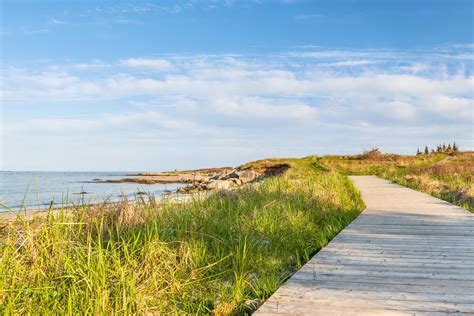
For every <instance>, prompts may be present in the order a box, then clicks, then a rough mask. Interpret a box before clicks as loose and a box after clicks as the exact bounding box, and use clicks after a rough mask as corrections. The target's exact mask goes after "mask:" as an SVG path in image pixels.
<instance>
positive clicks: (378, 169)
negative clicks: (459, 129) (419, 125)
mask: <svg viewBox="0 0 474 316" xmlns="http://www.w3.org/2000/svg"><path fill="white" fill-rule="evenodd" d="M318 162H319V163H320V164H321V165H322V166H324V167H325V168H326V169H328V170H333V171H336V172H341V173H343V174H354V175H376V176H379V177H382V178H385V179H387V180H390V181H393V182H395V183H398V184H400V185H403V186H406V187H409V188H412V189H415V190H419V191H422V192H425V193H428V194H431V195H433V196H435V197H437V198H440V199H443V200H446V201H448V202H451V203H453V204H456V205H459V206H461V207H464V208H466V209H467V210H469V211H471V212H474V181H473V180H474V174H473V170H474V153H472V152H459V153H456V154H453V155H448V154H430V155H417V156H402V155H393V154H378V153H377V154H375V155H355V156H325V157H320V158H318Z"/></svg>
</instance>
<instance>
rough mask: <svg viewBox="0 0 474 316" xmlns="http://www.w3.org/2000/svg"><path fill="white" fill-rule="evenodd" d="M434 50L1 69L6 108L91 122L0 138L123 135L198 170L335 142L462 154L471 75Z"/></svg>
mask: <svg viewBox="0 0 474 316" xmlns="http://www.w3.org/2000/svg"><path fill="white" fill-rule="evenodd" d="M436 51H437V50H433V51H430V52H423V53H422V54H420V53H419V52H409V51H405V52H398V51H388V50H387V51H382V52H377V51H372V50H368V51H361V50H359V51H352V50H347V51H345V50H335V51H328V50H326V51H324V50H321V49H317V48H309V50H308V51H303V52H300V53H303V55H300V54H296V53H295V52H290V53H277V54H272V55H265V56H258V55H254V56H246V55H226V54H222V55H219V54H213V55H203V54H196V55H193V54H188V55H187V54H183V55H163V56H158V57H154V58H150V57H135V58H124V59H119V60H106V61H103V60H91V61H88V62H82V63H77V62H72V61H71V62H70V63H69V64H62V65H59V64H51V63H50V62H49V63H36V64H35V65H34V67H31V68H29V67H27V66H26V65H21V67H19V66H16V67H15V66H14V65H8V66H6V68H4V69H3V70H2V85H1V86H2V90H3V91H2V93H1V95H2V104H4V105H5V106H10V107H14V106H15V105H17V104H21V105H22V106H29V107H30V108H35V109H37V108H40V107H41V106H42V105H43V104H48V105H49V104H55V107H56V108H57V111H58V113H61V111H62V110H61V109H66V108H68V109H74V108H76V107H77V108H78V109H79V108H81V107H82V106H89V107H91V108H94V113H95V114H94V115H93V116H92V115H88V116H87V117H84V116H82V115H76V116H75V115H73V114H70V115H68V116H59V117H44V118H41V117H34V118H23V119H22V120H21V121H16V120H11V119H8V120H7V121H5V122H4V123H5V124H3V126H2V127H3V139H8V143H9V145H8V146H9V147H12V148H13V147H15V146H16V145H15V144H13V143H12V142H13V141H14V140H15V139H16V138H18V137H30V138H35V139H36V138H37V137H40V136H39V135H43V136H42V137H43V138H41V139H42V140H43V141H44V142H46V140H45V139H48V140H49V139H54V138H55V137H59V136H58V135H69V136H68V137H73V135H82V137H84V139H87V138H88V137H86V136H85V135H86V134H87V135H89V134H90V133H93V134H94V135H96V138H100V137H105V138H106V139H107V142H110V141H111V139H112V140H113V139H115V138H114V137H117V135H120V138H121V139H123V141H124V142H125V141H127V142H129V146H132V145H131V144H132V143H133V144H136V142H137V141H143V142H146V143H147V148H152V149H147V150H149V151H150V153H154V154H155V155H157V156H160V155H165V156H166V155H168V153H166V154H163V153H162V151H163V147H159V148H161V150H162V151H161V152H158V149H157V150H156V151H153V150H154V149H153V148H155V147H156V146H157V143H159V144H161V145H160V146H163V145H162V144H163V143H165V142H170V143H173V146H174V147H173V148H182V150H181V149H180V150H181V151H180V153H179V154H181V155H185V154H186V152H187V151H186V148H188V149H189V148H193V157H194V156H195V157H201V158H202V159H204V160H205V159H207V158H205V157H207V156H208V155H209V152H213V153H214V152H216V150H217V149H216V148H221V149H220V150H222V152H219V153H216V156H213V157H215V158H216V159H224V158H223V157H224V156H226V155H229V154H230V153H231V152H232V153H233V150H238V153H237V152H236V153H235V155H233V156H235V157H239V161H240V160H242V161H245V159H247V158H248V159H252V158H251V157H255V155H258V154H259V153H261V154H262V155H271V153H272V152H273V151H274V152H275V154H278V155H283V154H288V155H298V154H309V153H311V150H322V148H325V147H324V146H329V147H328V148H333V147H331V146H334V143H338V144H340V147H341V148H343V149H344V152H346V151H347V152H350V151H354V150H355V148H359V147H357V146H361V145H360V144H363V146H365V147H364V148H366V147H370V146H380V145H383V144H386V143H390V142H393V143H394V144H401V141H400V140H402V139H404V140H406V141H405V143H410V144H413V146H415V147H413V146H412V147H413V148H416V146H420V142H421V144H424V143H428V140H430V139H431V140H433V142H436V141H438V142H439V140H440V139H443V140H444V139H446V141H452V139H455V140H456V141H457V142H458V141H459V143H460V144H463V146H468V142H469V141H470V140H469V137H470V133H471V128H472V111H473V97H472V91H473V89H474V77H473V74H472V70H473V69H472V65H470V64H469V63H466V62H464V61H462V60H453V59H440V58H439V57H438V56H434V55H435V52H436ZM449 53H454V51H450V52H449ZM307 54H310V55H311V56H313V55H314V56H318V57H317V58H315V57H310V58H308V57H306V56H307ZM354 56H356V58H351V57H354ZM361 56H364V57H363V58H360V57H361ZM384 56H385V58H384ZM4 67H5V65H4ZM109 104H117V105H119V106H120V108H121V109H122V111H121V113H114V112H110V110H106V109H105V108H104V109H103V110H101V109H102V107H107V105H109ZM72 113H73V112H72ZM328 134H331V137H330V138H327V137H324V135H328ZM22 135H23V136H22ZM190 137H191V138H192V139H193V140H192V144H191V143H190V142H189V138H190ZM275 138H277V139H279V141H278V144H275V141H274V140H275ZM326 138H327V139H328V141H326ZM329 139H330V140H332V143H327V142H329ZM78 141H79V140H78ZM104 141H105V140H104ZM417 142H418V143H417ZM17 143H19V142H18V141H17ZM20 143H21V142H20ZM315 143H317V144H318V146H316V147H315V146H314V144H315ZM405 143H404V144H405ZM249 144H251V145H249ZM268 144H272V145H268ZM312 144H313V145H312ZM355 144H359V145H355ZM428 144H429V143H428ZM44 146H47V144H45V145H44ZM104 146H106V145H104ZM133 146H134V145H133ZM249 146H251V147H249ZM156 148H158V147H156ZM97 150H99V148H98V149H97ZM137 150H138V149H137ZM341 150H342V149H341ZM224 152H225V154H224ZM244 153H246V154H244ZM188 154H189V152H188ZM170 155H171V154H170ZM176 155H178V153H176ZM246 155H248V156H246ZM160 157H162V156H160ZM163 157H164V156H163ZM166 157H168V156H166ZM170 157H171V156H170ZM173 157H174V158H169V157H168V158H169V159H170V160H169V161H176V156H173ZM163 159H164V158H163ZM196 159H197V158H196ZM236 159H237V158H236ZM206 161H208V160H206ZM220 161H226V160H220ZM11 163H14V162H13V161H12V162H11ZM176 167H177V166H176ZM130 168H131V167H130Z"/></svg>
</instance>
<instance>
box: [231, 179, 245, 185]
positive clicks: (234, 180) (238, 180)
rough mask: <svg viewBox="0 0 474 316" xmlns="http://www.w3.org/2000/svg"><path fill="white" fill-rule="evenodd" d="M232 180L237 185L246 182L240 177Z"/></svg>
mask: <svg viewBox="0 0 474 316" xmlns="http://www.w3.org/2000/svg"><path fill="white" fill-rule="evenodd" d="M230 181H232V182H234V184H235V185H242V184H244V182H243V181H242V180H240V179H239V178H231V179H230Z"/></svg>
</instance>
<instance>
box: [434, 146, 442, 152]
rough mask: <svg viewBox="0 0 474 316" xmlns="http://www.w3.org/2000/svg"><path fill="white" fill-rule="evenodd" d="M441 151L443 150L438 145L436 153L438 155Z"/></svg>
mask: <svg viewBox="0 0 474 316" xmlns="http://www.w3.org/2000/svg"><path fill="white" fill-rule="evenodd" d="M442 149H443V148H441V145H438V147H436V152H437V153H440V152H441V150H442Z"/></svg>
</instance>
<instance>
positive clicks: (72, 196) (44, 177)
mask: <svg viewBox="0 0 474 316" xmlns="http://www.w3.org/2000/svg"><path fill="white" fill-rule="evenodd" d="M129 176H130V173H124V172H29V171H22V172H10V171H0V204H2V205H4V206H7V207H8V208H10V209H12V210H19V209H20V208H21V207H22V205H23V199H25V202H24V204H25V206H26V208H27V209H37V208H47V207H49V205H50V203H51V201H53V204H54V205H55V206H60V205H61V204H62V203H63V201H64V202H67V203H71V202H74V203H80V202H82V201H84V202H85V203H97V202H103V201H106V200H108V201H111V200H114V201H115V200H119V199H120V198H122V197H126V198H128V199H135V198H136V197H137V196H138V195H137V193H138V192H146V193H150V194H153V195H155V196H159V195H163V194H165V193H166V191H168V190H169V191H173V192H175V191H176V189H177V188H178V187H180V186H181V185H180V184H151V185H147V184H138V183H91V181H92V180H93V179H101V180H109V179H121V178H126V177H129ZM84 192H85V193H84ZM6 210H7V209H6V208H5V207H2V206H0V212H1V211H6Z"/></svg>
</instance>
